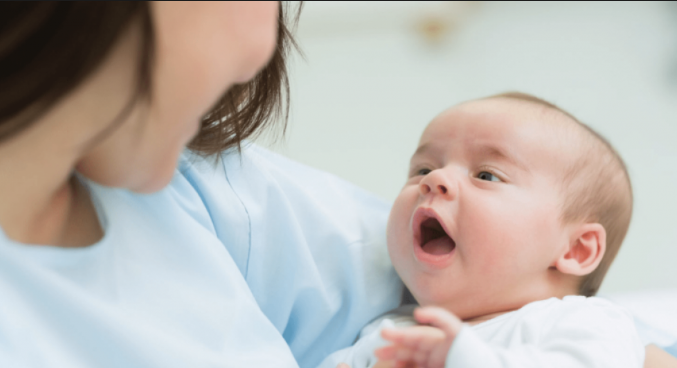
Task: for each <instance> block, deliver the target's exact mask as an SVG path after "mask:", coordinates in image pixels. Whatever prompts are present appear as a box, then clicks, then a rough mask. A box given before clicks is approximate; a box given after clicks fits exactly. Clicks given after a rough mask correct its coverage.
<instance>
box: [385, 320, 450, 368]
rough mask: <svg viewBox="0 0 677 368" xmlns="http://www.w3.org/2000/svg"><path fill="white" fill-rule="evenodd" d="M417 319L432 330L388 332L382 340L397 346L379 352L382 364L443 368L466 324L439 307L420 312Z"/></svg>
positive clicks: (425, 327)
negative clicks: (391, 362)
mask: <svg viewBox="0 0 677 368" xmlns="http://www.w3.org/2000/svg"><path fill="white" fill-rule="evenodd" d="M414 318H415V319H416V321H417V322H418V323H421V324H427V325H429V326H413V327H407V328H402V329H390V328H384V329H383V331H382V332H381V336H383V338H384V339H386V340H388V341H390V342H392V343H393V345H390V346H386V347H383V348H380V349H376V351H375V352H374V354H375V355H376V357H377V358H378V359H379V360H382V361H395V364H394V366H395V367H404V366H407V364H409V366H410V364H411V363H414V364H416V366H418V367H420V368H442V367H444V362H445V360H446V358H447V353H448V352H449V349H450V348H451V344H452V343H453V342H454V338H456V335H457V334H458V332H459V331H460V330H461V327H462V326H463V323H462V322H461V320H460V319H458V317H456V316H455V315H453V314H451V313H450V312H448V311H447V310H445V309H442V308H438V307H424V308H417V309H416V310H415V311H414Z"/></svg>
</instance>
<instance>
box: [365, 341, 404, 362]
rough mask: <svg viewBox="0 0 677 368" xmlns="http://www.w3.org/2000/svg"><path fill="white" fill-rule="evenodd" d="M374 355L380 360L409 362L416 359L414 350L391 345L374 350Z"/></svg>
mask: <svg viewBox="0 0 677 368" xmlns="http://www.w3.org/2000/svg"><path fill="white" fill-rule="evenodd" d="M374 355H375V356H376V357H377V358H378V359H379V360H390V361H401V362H407V361H411V360H412V358H413V357H414V350H412V349H409V348H407V347H404V346H396V345H390V346H385V347H382V348H378V349H376V350H374Z"/></svg>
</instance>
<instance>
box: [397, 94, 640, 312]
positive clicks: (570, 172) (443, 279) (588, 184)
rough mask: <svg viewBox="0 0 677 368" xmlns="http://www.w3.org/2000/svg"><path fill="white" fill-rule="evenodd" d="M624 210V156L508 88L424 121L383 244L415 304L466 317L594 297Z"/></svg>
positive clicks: (618, 239) (627, 194) (617, 241)
mask: <svg viewBox="0 0 677 368" xmlns="http://www.w3.org/2000/svg"><path fill="white" fill-rule="evenodd" d="M631 213H632V190H631V186H630V180H629V177H628V174H627V171H626V169H625V165H624V164H623V161H622V160H621V158H620V157H619V155H618V154H617V153H616V151H615V150H614V149H613V148H612V147H611V145H609V143H608V142H607V141H606V140H604V138H602V137H601V136H599V135H598V134H597V133H595V132H594V131H592V130H591V129H590V128H588V127H587V126H585V125H583V124H582V123H580V122H578V121H577V120H576V119H575V118H574V117H572V116H571V115H569V114H568V113H566V112H564V111H563V110H561V109H559V108H558V107H556V106H554V105H552V104H550V103H548V102H545V101H542V100H539V99H537V98H535V97H532V96H529V95H525V94H520V93H508V94H503V95H498V96H493V97H489V98H485V99H480V100H474V101H470V102H466V103H463V104H460V105H458V106H455V107H453V108H451V109H449V110H447V111H445V112H443V113H442V114H440V115H439V116H438V117H436V118H435V119H434V120H433V121H432V122H431V123H430V125H428V127H427V128H426V129H425V131H424V132H423V135H422V137H421V140H420V143H419V146H418V149H417V150H416V152H415V153H414V155H413V156H412V158H411V166H410V170H409V176H408V180H407V182H406V184H405V186H404V188H403V189H402V191H401V192H400V194H399V196H398V197H397V199H396V200H395V204H394V205H393V209H392V212H391V214H390V219H389V221H388V250H389V252H390V257H391V259H392V261H393V264H394V266H395V268H396V270H397V272H398V273H399V275H400V276H401V277H402V279H403V281H404V282H405V284H406V285H407V287H408V288H409V289H410V291H411V292H412V294H413V295H414V297H415V298H416V299H417V300H418V302H419V303H420V304H421V305H438V306H442V307H446V308H447V309H449V310H451V311H452V312H454V313H455V314H456V315H458V316H459V317H460V318H461V319H471V318H474V317H478V316H485V315H489V314H492V313H498V312H502V311H508V310H512V309H516V308H520V307H521V306H523V305H525V304H527V303H529V302H532V301H536V300H541V299H547V298H549V297H553V296H555V297H562V296H564V295H570V294H581V295H587V296H590V295H594V294H595V293H596V292H597V289H598V288H599V286H600V284H601V282H602V279H603V278H604V275H605V274H606V272H607V270H608V268H609V266H610V264H611V262H612V261H613V259H614V257H615V256H616V253H617V252H618V249H619V247H620V245H621V243H622V241H623V238H624V237H625V234H626V232H627V229H628V226H629V223H630V217H631Z"/></svg>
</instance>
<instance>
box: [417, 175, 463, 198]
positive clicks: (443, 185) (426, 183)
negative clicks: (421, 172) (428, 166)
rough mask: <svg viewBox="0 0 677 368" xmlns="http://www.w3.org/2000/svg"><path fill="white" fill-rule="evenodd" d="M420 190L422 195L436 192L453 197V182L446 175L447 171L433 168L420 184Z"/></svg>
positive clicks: (436, 193)
mask: <svg viewBox="0 0 677 368" xmlns="http://www.w3.org/2000/svg"><path fill="white" fill-rule="evenodd" d="M419 191H420V193H421V195H426V194H429V193H430V194H435V195H441V196H443V197H448V199H453V197H454V196H453V193H452V192H453V190H452V182H451V180H450V179H449V178H447V177H446V175H445V173H443V172H441V171H438V170H433V171H432V172H430V173H429V174H428V175H426V176H425V177H424V178H423V179H422V180H421V183H420V184H419Z"/></svg>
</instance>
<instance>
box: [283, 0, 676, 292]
mask: <svg viewBox="0 0 677 368" xmlns="http://www.w3.org/2000/svg"><path fill="white" fill-rule="evenodd" d="M435 6H437V7H439V6H440V5H439V4H438V5H431V4H424V5H416V4H413V5H412V4H405V5H398V6H396V5H393V4H382V3H379V4H374V3H368V4H366V5H361V4H356V3H348V4H336V3H329V4H326V3H314V2H306V4H305V7H306V8H305V9H304V12H303V14H302V16H301V21H300V25H299V32H298V40H299V42H300V45H301V47H302V49H303V51H304V52H305V54H306V59H305V60H302V59H300V58H296V59H295V61H294V62H293V66H292V74H291V82H292V115H291V119H290V124H289V128H288V132H287V137H286V140H285V141H283V142H278V143H276V144H273V145H272V148H273V149H274V150H277V151H278V152H281V153H283V154H284V155H287V156H289V157H291V158H293V159H296V160H298V161H301V162H304V163H306V164H309V165H311V166H314V167H317V168H320V169H323V170H327V171H330V172H333V173H335V174H337V175H339V176H341V177H343V178H345V179H347V180H349V181H352V182H354V183H356V184H357V185H360V186H362V187H364V188H366V189H367V190H369V191H372V192H374V193H376V194H378V195H379V196H381V197H383V198H385V199H387V200H393V199H394V198H395V196H396V195H397V193H398V191H399V189H400V186H401V185H402V184H403V183H404V179H405V175H406V170H407V165H408V160H409V156H410V155H411V154H412V153H413V150H414V149H415V147H416V143H417V140H418V137H419V134H420V133H421V131H422V130H423V128H424V127H425V125H426V124H427V123H428V122H429V121H430V119H431V118H432V117H433V116H435V115H436V114H437V113H439V112H440V111H442V110H443V109H445V108H447V107H449V106H451V105H454V104H456V103H458V102H460V101H464V100H468V99H472V98H476V97H481V96H486V95H490V94H494V93H498V92H502V91H508V90H519V91H524V92H528V93H532V94H535V95H537V96H539V97H543V98H545V99H548V100H550V101H552V102H554V103H556V104H558V105H560V106H561V107H563V108H565V109H567V110H568V111H570V112H571V113H573V114H574V115H575V116H577V117H578V118H579V119H581V120H582V121H584V122H586V123H588V124H589V125H591V126H592V127H593V128H595V129H596V130H598V131H599V132H601V133H602V134H603V135H605V136H606V137H607V138H608V139H609V140H610V141H611V142H612V143H613V144H614V145H615V146H616V147H617V149H618V150H619V152H620V153H621V155H622V156H623V157H624V158H625V160H626V162H627V164H628V166H629V169H630V175H631V178H632V181H633V185H634V191H635V198H636V201H635V212H634V218H633V222H632V225H631V228H630V232H629V234H628V237H627V238H626V242H625V244H624V246H623V248H622V249H621V251H620V254H619V256H618V258H617V260H616V263H615V264H614V266H613V267H612V269H611V271H610V274H609V275H608V277H607V280H606V281H605V284H604V285H603V292H606V293H609V292H619V291H630V290H638V289H652V288H668V287H672V288H675V287H677V214H676V210H677V144H675V139H676V138H677V78H674V74H673V75H672V76H673V78H671V77H670V71H671V70H672V71H675V70H676V69H674V68H676V67H677V58H675V57H674V56H675V55H677V53H676V52H675V51H677V26H675V24H677V7H674V6H671V5H670V4H667V3H638V2H637V3H503V2H500V3H481V4H479V5H477V6H476V7H475V9H471V10H470V11H467V12H466V13H463V15H464V17H463V21H462V22H460V24H459V25H458V26H457V27H456V28H454V29H452V30H451V31H450V32H449V34H447V35H446V37H443V39H442V40H441V41H440V42H437V43H435V42H427V41H426V39H425V38H424V37H423V36H422V34H421V33H420V32H417V31H416V28H415V27H413V26H410V23H411V22H413V21H416V19H415V18H416V17H419V18H420V17H426V16H429V15H430V14H434V13H435V12H436V11H437V10H435V9H436V8H435ZM431 9H432V10H431ZM426 12H427V13H426ZM426 14H427V15H426ZM671 68H673V69H671Z"/></svg>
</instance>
